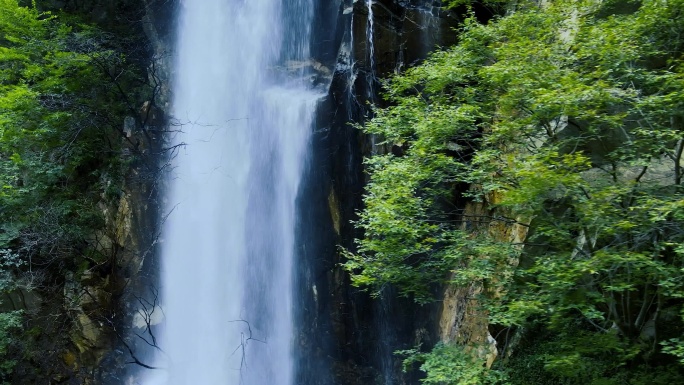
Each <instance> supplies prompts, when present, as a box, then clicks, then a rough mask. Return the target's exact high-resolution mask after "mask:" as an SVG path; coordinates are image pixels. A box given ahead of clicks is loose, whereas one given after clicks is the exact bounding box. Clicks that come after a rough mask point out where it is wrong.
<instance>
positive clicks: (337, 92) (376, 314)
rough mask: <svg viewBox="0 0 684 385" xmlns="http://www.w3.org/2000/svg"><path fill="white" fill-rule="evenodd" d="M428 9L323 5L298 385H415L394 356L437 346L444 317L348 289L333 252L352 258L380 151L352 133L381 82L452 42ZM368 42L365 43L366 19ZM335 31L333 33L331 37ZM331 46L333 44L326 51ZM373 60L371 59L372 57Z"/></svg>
mask: <svg viewBox="0 0 684 385" xmlns="http://www.w3.org/2000/svg"><path fill="white" fill-rule="evenodd" d="M434 5H435V4H434V3H433V2H431V1H376V2H374V3H373V5H372V9H370V10H369V8H368V3H367V2H365V1H364V0H358V1H354V2H352V1H351V0H338V1H331V2H326V4H325V5H321V9H320V10H319V12H318V15H321V17H319V19H318V25H317V26H316V27H315V28H316V30H317V31H321V33H320V34H319V35H317V36H318V37H319V38H318V39H317V41H315V42H314V43H313V44H314V45H313V48H314V49H313V50H312V52H314V55H317V56H316V59H317V60H318V61H320V62H321V63H324V65H326V66H328V67H329V68H334V69H335V70H334V73H333V76H332V79H331V82H330V86H329V92H328V96H327V98H326V99H325V100H324V101H323V102H322V103H321V106H320V108H319V116H318V119H317V123H316V127H315V132H314V137H313V139H312V153H311V155H310V159H309V160H308V169H307V174H306V178H305V191H304V192H303V193H302V196H301V199H300V202H299V206H300V207H301V210H302V217H301V218H300V223H299V231H298V232H299V241H298V242H297V244H298V245H299V248H300V249H299V255H300V258H301V259H300V261H299V263H298V266H297V267H296V269H295V270H296V271H297V272H298V274H299V275H298V277H297V278H298V284H297V291H298V292H297V293H296V294H295V298H298V308H297V309H296V316H297V319H298V320H297V322H296V324H297V326H298V328H299V329H298V331H297V339H296V344H295V345H296V352H297V354H298V355H299V357H298V358H299V367H298V369H297V374H296V375H297V378H296V380H295V383H302V384H312V385H313V384H345V385H347V384H349V385H354V384H359V385H360V384H414V383H418V379H417V378H414V377H413V375H409V376H407V375H406V374H404V373H402V371H401V362H400V360H398V359H397V357H396V356H394V355H393V352H394V351H395V350H398V349H406V348H411V347H414V346H415V345H417V344H420V343H422V344H424V345H425V346H432V345H433V344H434V343H436V342H437V341H438V338H439V331H438V327H439V316H440V307H439V306H438V305H430V306H423V307H419V306H418V305H416V304H414V303H413V301H412V300H410V299H403V298H398V297H397V296H396V293H395V292H394V291H393V290H392V288H387V289H386V290H385V291H383V293H382V296H381V298H371V297H370V296H369V295H368V293H366V292H363V291H360V290H358V289H356V288H354V287H352V286H351V285H350V282H349V277H348V275H347V274H346V272H344V271H343V270H342V269H341V268H340V266H339V264H340V263H342V262H344V261H343V257H342V255H341V254H340V252H339V250H338V249H337V247H338V245H340V246H341V247H344V248H347V249H349V250H354V243H353V239H354V238H356V237H358V236H360V235H361V234H359V233H358V231H357V230H356V229H354V227H353V224H352V221H353V220H355V219H356V212H357V211H358V210H359V209H360V208H361V207H362V195H363V188H364V184H365V183H366V182H367V177H366V175H365V174H364V172H363V164H362V162H363V158H364V157H366V156H369V155H371V154H372V153H377V152H382V151H386V149H385V148H383V146H380V145H378V144H377V138H373V137H369V136H366V135H364V134H362V133H361V132H359V130H358V129H357V128H355V127H353V126H352V125H351V124H350V123H361V122H363V121H364V120H366V119H368V118H369V117H370V113H371V112H370V108H369V103H379V104H382V103H383V102H382V100H381V99H380V98H379V97H378V92H379V91H380V83H379V79H380V78H383V77H387V76H388V75H390V74H392V73H394V72H398V71H401V70H402V69H404V68H405V67H407V66H409V65H415V64H416V63H418V62H419V61H420V60H422V59H423V58H425V56H426V55H427V53H428V52H429V51H430V50H432V49H434V48H435V47H436V46H439V45H448V44H451V43H453V42H454V41H455V39H456V35H455V33H454V32H453V30H452V28H453V27H454V26H456V25H457V23H458V20H457V18H456V17H455V15H454V14H451V13H447V12H444V11H439V10H438V9H437V8H436V7H434ZM371 15H372V19H373V28H372V29H373V34H372V36H371V35H370V34H369V30H370V17H371ZM331 26H332V28H331ZM331 42H333V44H330V43H331ZM371 52H372V53H373V56H372V57H371Z"/></svg>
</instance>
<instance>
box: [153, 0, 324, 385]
mask: <svg viewBox="0 0 684 385" xmlns="http://www.w3.org/2000/svg"><path fill="white" fill-rule="evenodd" d="M312 2H313V0H291V1H282V0H251V1H250V0H192V1H183V2H182V10H181V12H180V19H179V22H178V41H177V49H176V50H177V54H176V56H177V58H176V65H175V79H174V101H173V109H172V110H173V115H174V117H175V119H176V120H177V124H176V125H175V126H174V127H172V128H175V129H177V132H176V133H173V134H172V144H173V145H178V146H179V147H178V148H177V155H176V156H175V158H174V159H173V160H172V164H173V167H174V169H173V171H172V175H171V178H170V191H169V193H168V195H167V199H166V201H167V202H166V206H167V212H168V217H167V218H166V220H165V222H164V224H163V246H162V253H161V254H162V255H161V259H162V274H161V281H162V298H161V300H162V309H163V312H164V314H165V322H164V325H163V330H162V331H161V338H160V342H159V346H160V347H161V349H162V350H163V352H161V351H160V352H159V353H158V354H157V357H156V359H155V365H158V366H160V367H163V368H164V369H162V370H159V371H156V373H155V375H154V377H153V378H149V379H147V380H145V384H148V385H152V384H173V385H181V384H183V385H184V384H205V385H216V384H231V385H232V384H234V385H237V384H246V385H251V384H254V385H263V384H269V385H289V384H291V383H292V373H293V362H292V361H293V359H292V356H293V354H292V353H293V352H292V349H293V347H292V340H293V335H292V302H293V299H292V287H291V286H292V283H291V282H292V277H291V273H292V272H291V266H292V263H293V258H294V255H293V253H294V239H295V229H294V227H295V219H296V212H295V199H296V197H297V193H298V188H299V183H300V178H301V173H302V169H303V166H304V161H305V158H306V153H307V146H308V141H309V133H310V130H311V124H312V120H313V115H314V111H315V108H316V104H317V100H318V99H319V98H320V96H321V95H320V93H319V92H317V91H316V90H314V89H313V86H312V84H313V82H312V78H311V77H312V76H313V75H312V73H311V71H312V70H311V67H312V65H311V63H313V61H312V60H311V59H310V57H309V56H310V54H309V39H310V29H311V27H310V25H311V19H312V13H313V5H312V4H311V3H312Z"/></svg>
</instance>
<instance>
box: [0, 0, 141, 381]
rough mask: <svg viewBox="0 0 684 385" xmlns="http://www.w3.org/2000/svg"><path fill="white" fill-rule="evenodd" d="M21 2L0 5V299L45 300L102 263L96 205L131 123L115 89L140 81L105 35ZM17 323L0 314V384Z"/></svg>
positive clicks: (117, 167)
mask: <svg viewBox="0 0 684 385" xmlns="http://www.w3.org/2000/svg"><path fill="white" fill-rule="evenodd" d="M25 3H26V2H23V1H22V2H19V1H18V0H0V291H1V292H2V293H9V292H12V291H14V292H15V293H16V292H17V291H18V290H24V291H30V290H42V293H41V296H44V297H51V296H54V295H55V294H58V293H60V292H61V291H62V289H61V288H60V287H59V286H58V285H59V282H62V281H63V276H64V274H65V273H66V272H69V271H76V270H78V269H81V270H84V269H85V268H90V267H92V266H93V264H101V263H103V262H104V261H105V260H106V259H105V258H109V256H103V255H100V254H101V253H98V252H97V251H96V250H97V245H96V244H95V242H97V241H96V240H95V239H94V238H95V237H94V234H95V233H96V231H98V230H101V229H102V228H103V226H104V220H103V218H102V209H101V208H98V204H101V202H102V201H103V200H104V199H107V198H109V196H107V194H109V193H111V191H112V190H118V189H119V188H120V182H121V179H122V177H123V175H122V171H121V170H122V167H121V164H120V160H119V157H120V154H121V146H120V144H121V142H122V137H121V131H122V129H121V125H122V122H123V118H124V114H129V115H134V116H137V115H136V111H135V110H134V109H133V108H132V107H131V102H130V100H136V99H137V95H135V93H134V92H131V93H130V94H126V93H125V92H126V91H124V90H141V89H144V88H145V81H144V80H145V79H142V81H141V77H140V74H139V73H135V70H134V69H133V68H135V66H132V65H131V64H130V63H127V58H126V57H125V56H124V55H122V54H121V53H120V51H119V50H118V48H117V42H116V41H115V40H116V39H114V38H113V37H112V36H110V35H108V34H107V33H105V32H103V31H100V30H98V29H96V28H94V27H91V26H87V25H83V24H81V23H79V21H78V20H77V19H76V18H73V17H69V16H68V15H63V16H64V17H57V16H55V15H53V14H51V13H49V12H42V11H40V10H38V9H37V8H36V6H35V3H33V4H32V5H31V6H22V5H21V4H25ZM129 99H130V100H129ZM32 310H33V309H32ZM21 318H22V315H20V314H19V313H17V312H5V313H0V356H1V358H0V378H1V379H3V380H4V379H9V378H10V377H9V375H10V374H11V368H12V366H13V365H15V364H16V362H17V361H18V360H19V359H20V358H27V357H21V355H22V354H17V352H16V351H15V352H13V353H14V357H11V358H10V357H7V356H6V353H7V349H8V346H10V344H11V341H12V338H15V337H16V336H15V337H12V333H14V332H19V326H20V324H19V322H20V320H21ZM26 318H27V322H28V323H29V324H30V323H31V322H32V320H31V319H30V317H29V316H28V315H27V316H26ZM29 337H30V336H28V335H23V338H24V341H22V344H23V346H28V345H30V342H29V341H27V339H29ZM53 338H55V339H59V338H61V337H60V336H54V337H53ZM23 353H24V354H26V355H29V353H28V352H23ZM58 353H59V351H57V350H55V351H51V352H49V353H48V352H40V353H37V354H41V355H43V356H42V358H41V359H40V360H44V359H45V357H47V356H48V355H50V354H52V355H53V356H54V355H56V354H58ZM28 359H30V357H29V358H28ZM36 361H38V360H36ZM41 364H42V363H41ZM45 365H47V364H45Z"/></svg>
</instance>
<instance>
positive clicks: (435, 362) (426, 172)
mask: <svg viewBox="0 0 684 385" xmlns="http://www.w3.org/2000/svg"><path fill="white" fill-rule="evenodd" d="M456 3H459V2H456ZM509 9H510V10H509V12H508V13H507V14H506V15H505V16H502V17H499V18H496V19H494V20H492V21H491V22H489V23H487V24H486V25H482V24H479V23H478V22H477V21H476V20H475V18H471V19H469V20H468V21H467V22H466V23H465V24H464V27H463V30H462V32H461V35H460V42H459V44H458V45H456V46H455V47H452V48H449V49H446V50H443V51H440V52H436V53H434V54H432V55H431V57H430V58H429V59H428V60H427V61H426V62H425V63H424V64H423V65H421V66H419V67H416V68H413V69H410V70H408V71H407V72H406V73H404V74H400V75H397V76H395V77H394V78H392V79H391V80H390V81H388V82H387V83H386V89H387V92H386V97H387V99H388V101H389V102H390V103H391V105H392V106H391V107H388V108H384V109H377V110H376V111H375V114H376V115H375V118H374V119H372V121H370V122H369V123H368V124H367V125H366V126H365V127H364V129H365V131H366V132H368V133H371V134H379V135H382V136H383V137H384V138H385V140H386V144H387V145H388V146H391V147H392V151H391V152H390V153H388V154H385V155H377V156H374V157H372V158H370V159H368V160H367V167H368V172H369V174H370V183H369V185H368V187H367V192H366V195H365V199H364V202H365V208H364V210H363V211H362V212H361V213H360V218H359V220H358V221H357V223H356V226H357V227H358V228H360V229H362V230H363V231H364V233H365V237H364V238H362V239H359V240H358V242H357V246H358V247H357V250H355V251H354V252H353V253H352V252H349V253H347V256H348V262H347V263H346V265H345V266H346V268H347V269H348V270H349V271H350V272H351V275H352V280H353V282H354V283H355V284H356V285H359V286H368V287H370V288H372V290H376V291H378V292H379V291H380V290H381V288H382V287H383V285H386V284H393V285H396V287H397V288H398V290H400V292H401V293H402V294H403V295H406V296H411V297H413V298H415V300H416V301H419V302H429V301H432V300H435V299H436V298H435V293H436V292H437V291H436V288H438V287H439V286H440V285H443V284H450V285H461V286H470V285H477V286H479V287H482V288H483V292H482V296H481V298H480V299H479V301H480V303H481V305H482V306H483V308H485V309H486V313H485V314H488V317H489V322H490V332H491V334H492V335H493V336H495V337H496V339H497V342H498V348H499V360H498V362H497V363H496V364H495V365H494V367H493V368H491V369H486V370H485V369H483V368H482V367H481V361H480V360H478V359H474V358H473V355H477V354H475V352H476V351H477V349H468V348H467V349H465V350H464V349H462V348H459V347H458V346H449V345H440V346H438V347H436V348H435V350H433V351H432V352H428V353H421V352H419V351H417V350H414V351H409V352H404V353H410V354H411V357H412V358H411V360H413V361H415V360H422V361H423V366H422V368H423V369H424V370H425V371H426V372H427V378H426V380H425V381H426V383H432V384H478V383H486V384H489V383H511V384H643V383H649V384H656V383H662V384H669V383H681V382H683V381H684V376H683V374H682V373H684V371H683V370H682V367H681V365H680V364H681V363H684V340H683V339H682V338H683V337H684V336H683V333H684V307H683V305H684V270H683V268H684V248H683V247H682V246H681V245H682V242H683V241H684V190H683V189H682V178H683V177H684V169H683V168H682V153H683V152H684V133H683V131H682V129H683V128H684V127H683V126H682V124H683V122H684V108H683V107H684V61H683V56H682V55H684V1H681V0H642V1H636V0H634V1H620V0H609V1H605V0H604V1H597V0H554V1H546V2H541V3H538V2H536V1H516V2H515V6H514V7H513V6H511V7H510V8H509ZM477 204H480V205H481V206H482V207H485V210H481V211H476V210H469V209H468V207H472V205H477ZM476 212H477V213H478V214H477V215H476V214H475V213H476ZM513 225H517V226H523V227H525V228H528V229H529V230H528V236H527V237H526V239H524V242H518V243H516V242H512V241H511V239H510V237H507V235H506V234H503V233H502V231H501V229H502V228H504V229H505V228H506V227H510V226H513ZM411 360H409V361H411ZM454 368H461V369H459V370H457V371H456V372H458V374H457V373H456V372H455V371H454V370H453V369H454Z"/></svg>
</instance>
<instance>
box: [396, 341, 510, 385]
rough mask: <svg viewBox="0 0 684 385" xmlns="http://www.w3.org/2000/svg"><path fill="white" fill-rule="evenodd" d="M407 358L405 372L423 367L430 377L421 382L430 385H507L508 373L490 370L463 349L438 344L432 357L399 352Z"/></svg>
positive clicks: (411, 350)
mask: <svg viewBox="0 0 684 385" xmlns="http://www.w3.org/2000/svg"><path fill="white" fill-rule="evenodd" d="M395 354H398V355H400V356H405V357H406V358H405V359H404V370H408V369H410V368H411V366H412V365H413V364H414V363H420V364H421V365H420V370H422V371H423V372H425V373H426V375H427V376H426V377H425V378H424V379H422V380H421V381H422V382H423V383H424V384H428V385H507V384H508V380H507V376H506V374H505V373H504V372H501V371H498V370H489V369H487V368H485V366H484V365H482V362H480V360H479V359H478V358H477V357H475V356H473V355H472V354H470V353H468V352H466V351H465V350H464V349H463V347H462V346H458V345H450V344H441V343H440V344H438V345H437V346H435V347H434V349H432V351H430V352H428V353H421V352H419V350H418V349H409V350H401V351H397V352H396V353H395Z"/></svg>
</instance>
